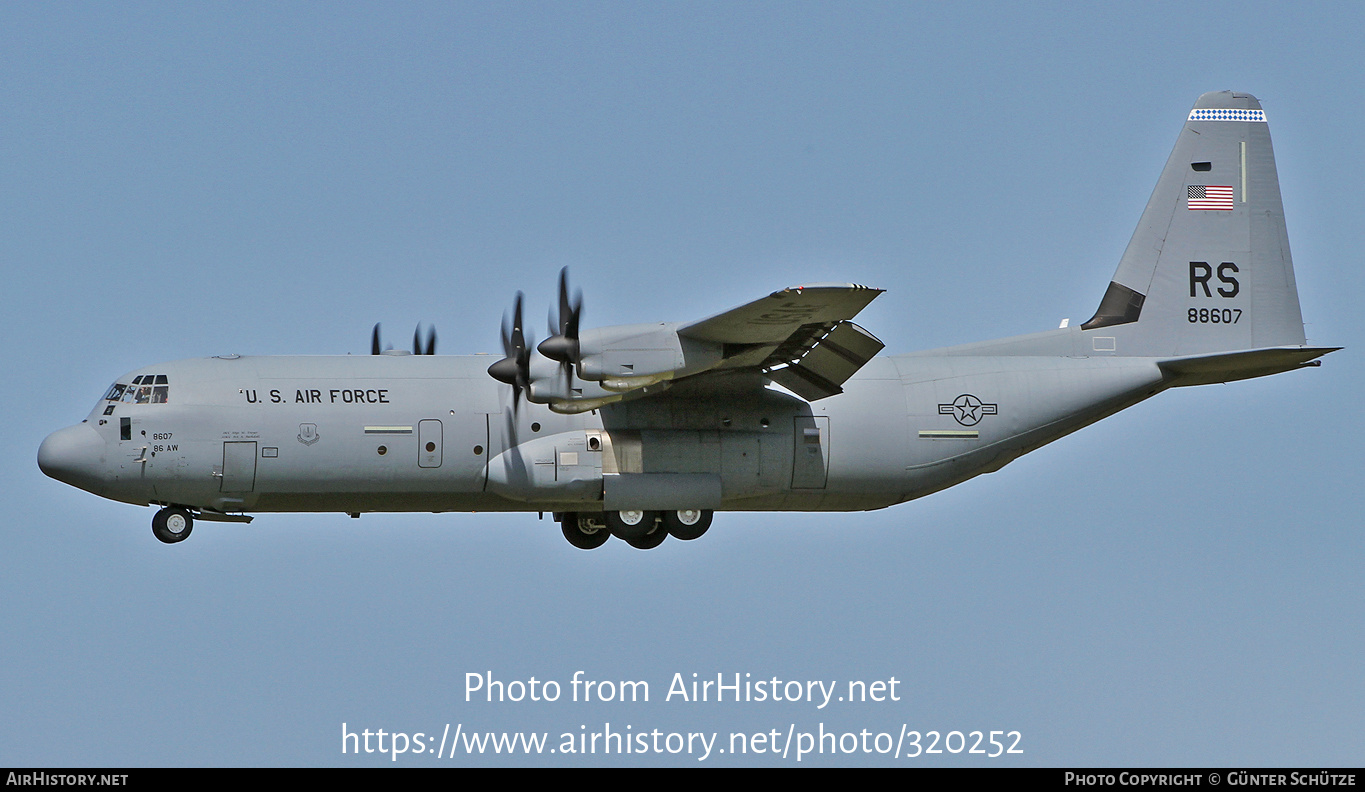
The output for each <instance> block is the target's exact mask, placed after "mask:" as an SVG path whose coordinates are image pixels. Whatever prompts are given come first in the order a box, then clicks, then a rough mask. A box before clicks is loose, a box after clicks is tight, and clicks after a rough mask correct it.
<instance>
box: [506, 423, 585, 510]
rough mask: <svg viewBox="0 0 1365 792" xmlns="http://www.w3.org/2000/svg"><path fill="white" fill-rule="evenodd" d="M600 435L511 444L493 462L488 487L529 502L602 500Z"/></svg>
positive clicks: (558, 436) (580, 432)
mask: <svg viewBox="0 0 1365 792" xmlns="http://www.w3.org/2000/svg"><path fill="white" fill-rule="evenodd" d="M601 435H602V433H601V431H600V430H599V431H591V430H578V431H574V432H562V433H560V434H554V435H549V436H547V437H537V438H536V439H534V440H528V441H526V442H523V443H520V444H519V445H516V446H514V447H512V448H509V449H508V450H506V451H504V452H502V453H501V454H498V455H497V456H496V457H493V458H492V459H490V460H488V488H489V489H490V490H492V491H493V492H496V493H497V494H499V495H502V496H503V497H505V498H511V499H512V500H517V501H523V502H526V503H562V502H564V501H600V500H601V499H602V447H603V445H604V444H603V442H602V437H601Z"/></svg>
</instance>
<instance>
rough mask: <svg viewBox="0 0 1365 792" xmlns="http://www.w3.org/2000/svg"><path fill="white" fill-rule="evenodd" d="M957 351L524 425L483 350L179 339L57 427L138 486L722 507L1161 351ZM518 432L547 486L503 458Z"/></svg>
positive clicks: (229, 503) (749, 502)
mask: <svg viewBox="0 0 1365 792" xmlns="http://www.w3.org/2000/svg"><path fill="white" fill-rule="evenodd" d="M1081 332H1082V331H1080V330H1079V329H1078V328H1077V329H1070V330H1059V331H1055V332H1054V333H1050V334H1045V337H1044V338H1046V336H1056V342H1060V343H1067V342H1068V341H1070V340H1071V339H1070V337H1071V336H1073V335H1077V334H1079V333H1081ZM1038 340H1044V339H1038ZM1048 340H1050V339H1048ZM963 352H964V353H962V354H955V350H952V349H949V350H942V351H940V352H937V353H934V352H930V353H923V354H919V355H902V356H895V357H889V356H882V357H878V358H875V359H874V360H872V361H871V362H870V363H869V364H867V366H865V367H864V368H863V369H862V371H860V372H859V373H858V374H856V375H855V376H854V377H853V379H851V380H849V381H848V382H847V383H846V384H845V386H844V388H845V392H844V393H842V394H839V395H836V396H832V397H830V398H827V399H823V400H821V401H819V402H816V403H813V404H808V403H806V402H804V401H802V400H800V399H798V398H795V397H793V396H790V395H787V394H785V393H781V392H778V391H776V390H773V389H763V390H761V391H759V393H760V394H761V396H760V397H759V398H756V399H755V398H749V399H743V400H730V399H725V398H717V397H712V398H693V397H691V396H689V394H687V393H685V392H678V391H672V392H669V393H666V394H663V395H661V396H658V397H654V398H651V399H644V400H639V401H633V402H626V403H620V404H612V405H607V406H605V407H602V408H600V409H598V410H596V411H594V412H588V413H582V414H578V415H560V414H557V413H554V412H551V411H550V410H548V409H546V408H544V407H543V406H540V405H523V406H522V408H521V409H520V411H519V412H518V414H517V416H516V418H515V424H514V425H513V426H511V427H509V425H508V421H509V417H508V416H509V415H510V410H509V409H508V408H507V407H506V406H505V404H506V402H507V399H508V396H507V393H505V391H508V390H509V389H508V388H507V387H506V386H502V385H500V384H499V383H497V382H495V381H493V380H492V379H490V378H489V377H488V375H487V373H486V371H485V369H486V368H487V365H488V362H489V358H487V357H485V356H462V357H448V356H430V357H429V356H422V355H401V356H400V355H378V356H340V357H238V358H230V359H223V358H205V359H195V360H182V361H177V362H174V363H168V364H163V365H159V366H151V367H148V368H147V369H144V370H139V371H136V372H131V373H130V374H129V375H128V376H127V377H124V378H121V379H120V382H131V380H132V379H133V377H134V376H137V375H139V374H144V373H145V374H159V375H166V377H167V379H168V381H169V383H170V384H169V386H168V388H169V398H168V400H167V401H166V402H165V403H160V404H150V403H149V404H124V403H117V402H101V403H100V404H99V405H97V406H96V408H95V410H94V411H93V412H92V413H91V415H90V417H89V418H88V419H87V420H86V421H85V422H84V423H82V424H79V425H77V426H75V427H70V428H68V429H67V430H63V431H65V432H69V433H71V434H73V435H77V436H79V437H82V438H83V439H82V440H81V442H84V443H87V444H88V445H89V446H90V448H91V452H90V454H89V455H88V456H86V457H85V459H87V460H88V463H89V464H88V466H87V467H86V469H84V470H82V471H80V472H79V477H78V479H77V480H78V481H79V483H78V486H81V487H82V488H84V489H88V490H90V491H91V492H94V493H95V494H98V495H102V496H104V497H107V498H111V499H114V500H120V501H125V502H128V503H136V504H140V505H146V504H148V503H164V504H192V505H195V506H204V507H208V508H211V509H214V510H217V511H223V512H235V511H243V510H245V511H252V512H269V511H340V512H369V511H528V510H529V511H570V510H581V509H585V508H586V509H591V508H593V506H592V503H593V502H596V503H597V504H598V507H597V508H600V504H601V483H600V482H601V478H602V475H603V469H604V468H605V469H606V471H608V473H607V474H608V475H611V474H612V473H613V472H614V473H641V474H701V475H706V474H718V475H719V478H720V484H721V493H722V498H721V502H720V504H718V506H719V508H720V509H723V510H799V511H833V510H861V509H876V508H882V507H885V506H890V505H892V504H895V503H899V502H902V501H906V500H910V499H912V498H917V497H920V496H922V495H926V494H929V493H931V492H934V491H936V490H939V489H942V488H944V487H947V486H950V485H952V484H955V483H957V482H959V481H962V480H964V479H967V478H970V477H971V476H974V475H977V474H979V473H982V472H987V471H989V470H994V469H996V468H999V467H1000V466H1001V465H1003V464H1004V463H1005V462H1008V461H1009V460H1010V459H1013V458H1014V457H1016V456H1018V455H1019V454H1021V453H1023V452H1024V451H1027V450H1030V449H1032V448H1036V447H1038V446H1040V445H1042V444H1044V443H1047V442H1050V441H1052V440H1055V439H1057V438H1058V437H1061V436H1063V435H1065V434H1067V433H1069V432H1072V431H1075V430H1076V429H1079V428H1081V427H1083V426H1085V425H1087V424H1089V423H1092V422H1094V421H1096V420H1098V419H1100V418H1103V417H1104V416H1106V415H1109V414H1112V413H1113V412H1115V411H1117V410H1119V409H1122V408H1123V407H1126V406H1128V405H1130V404H1133V403H1136V402H1137V401H1140V400H1141V399H1144V398H1146V397H1148V396H1150V395H1152V394H1154V393H1156V392H1157V391H1159V390H1161V389H1162V388H1164V387H1165V384H1164V382H1163V375H1162V372H1161V370H1160V368H1159V367H1158V366H1157V365H1156V362H1155V361H1153V360H1149V359H1123V358H1108V359H1105V358H1091V357H1060V358H1057V357H1044V356H1036V357H1035V356H1022V357H980V356H975V355H970V354H965V352H966V350H964V351H963ZM500 391H504V393H500ZM961 397H966V398H965V399H962V398H961ZM959 399H961V403H960V404H955V403H956V402H958V400H959ZM108 405H113V406H114V409H113V410H112V411H110V413H109V414H108V415H105V414H104V412H105V410H106V407H107V406H108ZM125 426H126V427H127V430H126V431H125V430H124V427H125ZM808 430H812V431H808ZM121 432H122V433H123V434H126V436H127V439H121V437H120V433H121ZM590 433H594V434H596V435H597V436H599V437H601V438H602V442H601V443H600V444H599V445H598V448H597V449H596V450H589V448H588V436H589V434H590ZM509 434H510V435H511V436H513V437H515V438H516V439H517V441H518V443H519V445H520V447H522V448H524V449H526V453H524V454H522V455H521V456H522V457H524V464H525V465H529V466H530V468H531V469H532V470H533V474H532V475H533V476H534V474H535V473H539V474H540V476H539V479H538V480H539V482H540V484H539V486H535V487H533V488H531V489H526V488H519V487H517V486H516V484H517V482H516V481H509V480H508V479H509V478H510V477H509V475H508V474H507V472H506V471H504V470H502V466H503V464H502V460H504V459H505V458H506V457H505V455H504V452H507V451H508V450H509V449H508V446H509V445H510V443H509V438H508V436H509ZM72 442H75V441H72ZM428 449H430V450H428ZM566 454H567V455H572V456H565V455H566ZM234 455H235V456H234ZM604 455H606V456H607V457H610V458H609V459H607V460H605V461H604V459H603V456H604ZM569 460H572V461H573V462H574V463H575V464H573V465H567V464H563V463H564V462H566V461H569ZM490 464H491V466H492V468H491V475H490ZM593 482H596V483H595V485H594V483H593ZM72 483H77V482H75V481H73V482H72Z"/></svg>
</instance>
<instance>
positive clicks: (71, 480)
mask: <svg viewBox="0 0 1365 792" xmlns="http://www.w3.org/2000/svg"><path fill="white" fill-rule="evenodd" d="M103 457H104V438H102V437H100V436H99V433H98V432H96V431H95V430H94V429H92V428H90V426H88V425H87V424H76V425H75V426H68V427H66V428H65V429H58V430H57V431H55V432H53V433H52V434H50V435H48V436H47V439H46V440H44V441H43V444H42V445H41V446H39V447H38V467H39V468H40V469H41V470H42V471H43V472H44V473H46V474H47V475H48V476H50V477H52V478H54V479H56V480H58V481H60V482H63V483H66V484H70V485H71V486H73V487H79V488H81V489H83V490H87V491H90V492H94V491H96V490H97V489H98V488H99V487H100V486H101V485H102V484H103V483H104V470H103V464H102V462H103Z"/></svg>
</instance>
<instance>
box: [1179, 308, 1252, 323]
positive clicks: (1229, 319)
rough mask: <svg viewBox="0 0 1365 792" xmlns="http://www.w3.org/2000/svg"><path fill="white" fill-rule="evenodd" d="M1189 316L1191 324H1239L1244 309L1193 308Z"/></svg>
mask: <svg viewBox="0 0 1365 792" xmlns="http://www.w3.org/2000/svg"><path fill="white" fill-rule="evenodd" d="M1187 316H1188V317H1189V320H1190V324H1237V322H1238V321H1239V320H1240V319H1241V318H1242V309H1241V308H1191V309H1190V311H1189V313H1188V314H1187Z"/></svg>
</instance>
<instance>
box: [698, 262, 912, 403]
mask: <svg viewBox="0 0 1365 792" xmlns="http://www.w3.org/2000/svg"><path fill="white" fill-rule="evenodd" d="M881 293H882V289H873V288H869V287H867V286H859V285H858V284H854V283H817V284H810V285H807V286H793V287H791V288H788V289H782V290H781V291H775V292H773V293H772V294H770V295H768V296H767V297H764V298H762V299H760V300H755V301H753V302H751V303H747V304H745V305H741V306H739V307H738V308H732V309H731V310H729V311H726V312H724V313H720V314H716V315H715V316H712V317H709V318H706V319H702V320H701V321H699V322H693V323H691V324H687V325H683V326H682V327H679V328H678V335H679V336H680V337H682V338H688V339H693V340H697V341H706V342H710V343H719V344H721V345H722V349H723V355H722V356H723V358H724V362H722V363H721V365H720V366H718V368H722V369H735V368H747V367H757V368H759V369H760V370H762V372H763V374H764V375H765V376H767V377H768V378H769V379H772V380H773V381H774V382H777V383H778V384H780V385H782V386H783V387H785V388H787V389H788V390H790V391H792V392H794V393H796V394H797V395H798V396H800V397H802V398H803V399H806V400H808V401H815V400H817V399H823V398H825V397H827V396H833V395H834V394H836V393H842V392H843V384H844V382H845V381H847V380H848V378H849V377H851V376H853V374H854V372H856V371H857V370H858V369H860V368H862V367H863V365H864V364H866V363H867V361H869V360H871V359H872V357H873V356H874V355H876V354H877V353H878V352H880V351H881V350H882V348H883V347H884V346H885V345H884V344H882V342H881V341H879V340H877V338H876V337H875V336H873V335H872V334H871V333H869V332H867V331H866V330H864V329H863V328H861V327H859V326H858V325H856V324H854V323H853V322H852V321H850V320H851V319H852V318H853V317H854V316H857V315H858V312H859V311H861V310H862V309H863V308H865V307H867V305H868V303H870V302H872V301H873V300H874V299H876V297H877V295H879V294H881Z"/></svg>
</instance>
